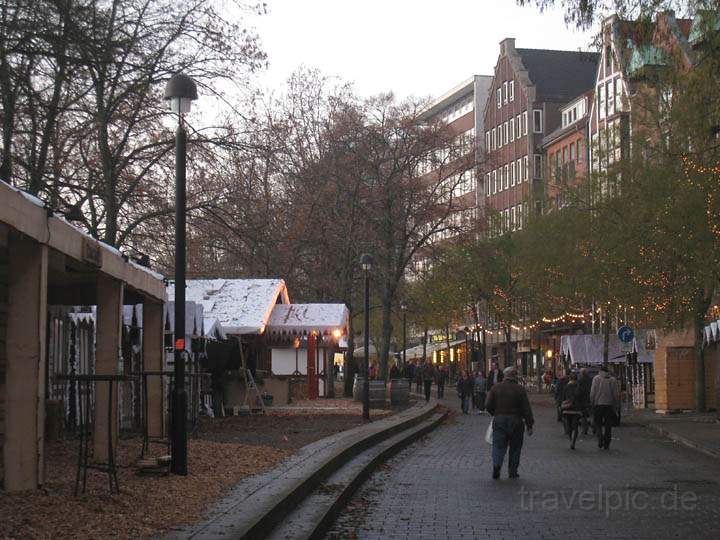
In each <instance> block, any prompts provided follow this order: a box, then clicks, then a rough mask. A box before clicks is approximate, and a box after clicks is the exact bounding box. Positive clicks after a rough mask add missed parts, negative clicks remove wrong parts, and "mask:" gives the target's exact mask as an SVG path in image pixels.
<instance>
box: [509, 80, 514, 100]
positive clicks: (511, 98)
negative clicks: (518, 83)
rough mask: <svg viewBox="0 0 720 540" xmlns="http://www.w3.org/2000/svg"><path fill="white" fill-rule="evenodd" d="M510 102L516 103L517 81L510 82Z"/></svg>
mask: <svg viewBox="0 0 720 540" xmlns="http://www.w3.org/2000/svg"><path fill="white" fill-rule="evenodd" d="M510 101H515V81H510Z"/></svg>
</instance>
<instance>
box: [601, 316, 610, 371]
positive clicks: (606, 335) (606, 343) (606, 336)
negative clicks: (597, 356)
mask: <svg viewBox="0 0 720 540" xmlns="http://www.w3.org/2000/svg"><path fill="white" fill-rule="evenodd" d="M603 315H605V325H604V326H603V364H607V363H608V354H609V350H610V313H601V314H600V316H601V317H602V316H603ZM600 322H602V321H600Z"/></svg>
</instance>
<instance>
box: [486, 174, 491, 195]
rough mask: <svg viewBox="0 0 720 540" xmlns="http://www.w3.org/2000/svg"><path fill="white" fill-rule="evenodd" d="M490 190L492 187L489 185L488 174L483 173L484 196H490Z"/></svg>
mask: <svg viewBox="0 0 720 540" xmlns="http://www.w3.org/2000/svg"><path fill="white" fill-rule="evenodd" d="M491 189H492V186H491V185H490V173H485V196H487V197H489V196H490V190H491Z"/></svg>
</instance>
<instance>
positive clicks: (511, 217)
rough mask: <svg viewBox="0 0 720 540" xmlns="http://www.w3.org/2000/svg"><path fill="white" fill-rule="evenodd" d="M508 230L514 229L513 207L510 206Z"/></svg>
mask: <svg viewBox="0 0 720 540" xmlns="http://www.w3.org/2000/svg"><path fill="white" fill-rule="evenodd" d="M510 230H511V231H514V230H515V207H514V206H511V207H510Z"/></svg>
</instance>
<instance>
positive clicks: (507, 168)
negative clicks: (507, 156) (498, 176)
mask: <svg viewBox="0 0 720 540" xmlns="http://www.w3.org/2000/svg"><path fill="white" fill-rule="evenodd" d="M503 178H504V180H505V189H510V166H509V165H505V173H504V174H503Z"/></svg>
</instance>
